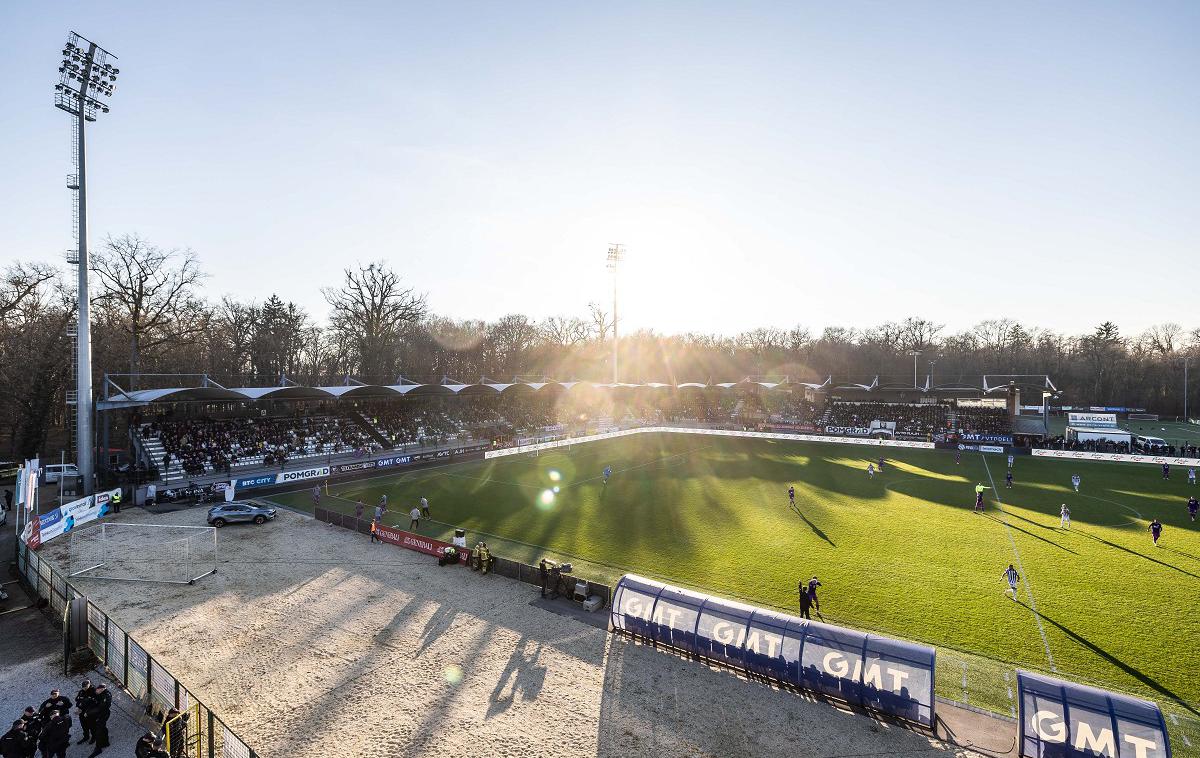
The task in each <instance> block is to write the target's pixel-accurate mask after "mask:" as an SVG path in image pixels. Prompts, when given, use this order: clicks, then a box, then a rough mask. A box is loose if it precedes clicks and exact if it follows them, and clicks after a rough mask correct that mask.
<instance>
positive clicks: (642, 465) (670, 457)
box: [562, 444, 712, 490]
mask: <svg viewBox="0 0 1200 758" xmlns="http://www.w3.org/2000/svg"><path fill="white" fill-rule="evenodd" d="M709 447H712V445H711V444H708V445H700V446H699V447H694V448H692V449H691V450H684V451H683V452H682V453H676V454H675V455H666V456H663V457H661V458H655V459H654V460H652V461H649V462H648V463H639V464H638V465H636V466H630V467H629V468H623V469H619V470H617V471H614V472H613V476H616V475H617V474H624V473H625V472H627V471H634V470H635V469H639V468H645V467H647V466H653V465H654V464H656V463H662V462H664V461H670V460H674V459H675V458H682V457H683V456H685V455H691V454H692V453H694V452H696V451H697V450H704V449H705V448H709ZM603 478H604V474H601V475H600V476H593V477H591V478H590V479H580V480H579V481H577V482H571V483H570V484H568V485H567V486H566V487H563V488H562V489H564V490H565V489H568V488H570V487H575V486H577V485H580V484H587V483H588V482H594V481H596V480H597V479H603Z"/></svg>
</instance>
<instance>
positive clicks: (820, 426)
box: [817, 403, 833, 429]
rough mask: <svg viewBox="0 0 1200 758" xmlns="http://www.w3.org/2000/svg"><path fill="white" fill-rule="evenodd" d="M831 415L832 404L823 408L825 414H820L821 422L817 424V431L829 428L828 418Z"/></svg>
mask: <svg viewBox="0 0 1200 758" xmlns="http://www.w3.org/2000/svg"><path fill="white" fill-rule="evenodd" d="M832 415H833V403H829V404H828V405H826V406H825V412H824V413H822V414H821V420H820V421H818V422H817V428H818V429H824V428H825V427H827V426H829V417H830V416H832Z"/></svg>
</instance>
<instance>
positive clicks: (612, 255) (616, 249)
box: [608, 242, 625, 384]
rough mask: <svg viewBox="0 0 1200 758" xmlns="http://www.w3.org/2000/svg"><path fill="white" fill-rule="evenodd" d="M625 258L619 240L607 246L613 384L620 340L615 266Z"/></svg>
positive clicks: (623, 249) (616, 372)
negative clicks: (611, 323) (610, 300)
mask: <svg viewBox="0 0 1200 758" xmlns="http://www.w3.org/2000/svg"><path fill="white" fill-rule="evenodd" d="M623 260H625V246H624V245H622V244H621V243H619V242H614V243H611V244H609V246H608V270H609V271H611V272H612V278H613V345H612V351H613V353H612V366H613V378H612V380H613V384H616V383H618V382H620V381H621V380H620V379H619V378H618V371H617V345H618V343H619V342H620V340H619V339H618V336H617V268H618V267H619V266H620V264H621V261H623Z"/></svg>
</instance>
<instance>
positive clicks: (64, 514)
mask: <svg viewBox="0 0 1200 758" xmlns="http://www.w3.org/2000/svg"><path fill="white" fill-rule="evenodd" d="M120 496H121V490H120V489H115V490H109V491H108V492H98V493H96V494H95V495H88V496H87V497H81V498H79V499H78V500H74V501H72V502H70V503H67V504H66V505H63V506H60V507H58V508H55V509H54V510H52V511H47V512H46V513H43V514H41V515H39V516H38V517H36V518H31V519H30V520H29V523H27V524H26V525H25V529H24V530H23V531H22V532H21V539H22V540H24V541H25V544H26V545H29V547H31V548H33V549H34V550H37V549H38V548H39V547H41V546H42V544H43V543H46V542H49V541H50V540H52V539H54V538H55V537H58V536H60V535H63V534H66V533H67V532H69V531H71V530H72V529H74V528H75V527H77V526H80V525H82V524H86V523H88V522H89V521H95V520H96V519H98V518H100V517H101V516H104V515H105V514H107V513H108V509H109V506H110V504H111V503H112V502H113V498H119V497H120Z"/></svg>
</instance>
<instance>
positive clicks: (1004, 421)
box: [955, 405, 1012, 434]
mask: <svg viewBox="0 0 1200 758" xmlns="http://www.w3.org/2000/svg"><path fill="white" fill-rule="evenodd" d="M955 417H956V418H957V422H956V423H955V431H957V432H958V433H959V434H1011V433H1012V420H1011V419H1010V418H1009V415H1008V409H1006V408H991V407H977V406H961V405H960V406H959V407H958V408H957V409H956V412H955Z"/></svg>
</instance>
